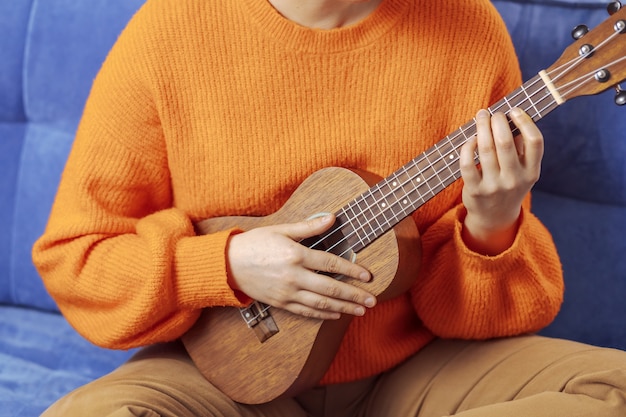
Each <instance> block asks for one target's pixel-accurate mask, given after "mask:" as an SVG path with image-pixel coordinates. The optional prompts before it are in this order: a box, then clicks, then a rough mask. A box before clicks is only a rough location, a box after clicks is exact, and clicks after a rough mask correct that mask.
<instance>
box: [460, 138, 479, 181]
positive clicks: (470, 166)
mask: <svg viewBox="0 0 626 417" xmlns="http://www.w3.org/2000/svg"><path fill="white" fill-rule="evenodd" d="M476 146H477V145H476V137H475V136H473V137H471V138H469V139H468V140H467V142H465V144H464V145H463V146H462V147H461V152H460V154H459V168H460V169H461V176H462V177H463V181H465V183H466V184H478V183H479V182H480V179H481V177H482V175H481V173H480V169H478V167H477V166H476V161H475V157H476V149H477V148H476Z"/></svg>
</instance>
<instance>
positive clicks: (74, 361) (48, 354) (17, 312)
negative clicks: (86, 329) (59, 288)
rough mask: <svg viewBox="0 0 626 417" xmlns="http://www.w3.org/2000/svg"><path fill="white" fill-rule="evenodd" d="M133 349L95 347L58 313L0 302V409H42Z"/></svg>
mask: <svg viewBox="0 0 626 417" xmlns="http://www.w3.org/2000/svg"><path fill="white" fill-rule="evenodd" d="M131 354H132V352H131V351H111V350H105V349H101V348H98V347H95V346H94V345H92V344H90V343H89V342H87V341H86V340H85V339H83V338H82V337H81V336H80V335H78V334H77V333H76V332H75V331H74V329H72V328H71V327H70V326H69V325H68V324H67V321H66V320H65V319H64V318H63V317H62V316H60V315H59V314H56V313H51V312H44V311H38V310H33V309H25V308H20V307H14V306H7V305H0V399H1V400H0V404H1V405H0V409H1V410H2V411H1V412H0V414H1V415H3V416H12V417H22V416H23V417H27V416H28V417H33V416H37V415H40V414H41V413H42V412H43V411H44V410H45V409H46V408H47V407H48V406H49V405H50V404H52V403H53V402H54V401H56V400H57V399H58V398H59V397H61V396H62V395H64V394H66V393H68V392H70V391H71V390H73V389H74V388H77V387H79V386H81V385H84V384H86V383H88V382H89V381H91V380H93V379H95V378H97V377H99V376H101V375H104V374H106V373H108V372H110V371H112V370H113V369H115V368H116V367H118V366H119V365H120V364H122V363H123V362H124V361H125V360H127V359H128V358H129V357H130V355H131Z"/></svg>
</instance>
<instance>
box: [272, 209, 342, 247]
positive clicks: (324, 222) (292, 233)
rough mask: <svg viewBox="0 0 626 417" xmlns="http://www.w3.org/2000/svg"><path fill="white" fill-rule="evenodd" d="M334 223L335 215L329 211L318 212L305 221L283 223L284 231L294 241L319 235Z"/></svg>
mask: <svg viewBox="0 0 626 417" xmlns="http://www.w3.org/2000/svg"><path fill="white" fill-rule="evenodd" d="M333 223H335V215H333V214H331V213H319V214H316V215H313V216H311V217H310V218H308V219H307V220H305V221H302V222H298V223H290V224H286V225H284V226H285V227H286V228H285V229H284V233H285V235H286V236H288V237H290V238H291V239H293V240H295V241H301V240H304V239H306V238H309V237H312V236H316V235H319V234H320V233H324V232H325V231H326V230H328V229H329V228H330V227H331V226H332V225H333Z"/></svg>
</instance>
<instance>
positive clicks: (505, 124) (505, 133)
mask: <svg viewBox="0 0 626 417" xmlns="http://www.w3.org/2000/svg"><path fill="white" fill-rule="evenodd" d="M491 129H492V132H493V137H494V144H495V146H496V154H497V157H498V164H499V166H500V170H501V171H504V170H508V171H509V172H514V170H517V169H519V166H520V156H519V153H518V148H517V146H516V144H515V140H514V138H513V133H512V132H511V126H510V125H509V120H508V119H507V117H506V116H505V115H504V114H503V113H496V114H494V115H493V117H492V118H491Z"/></svg>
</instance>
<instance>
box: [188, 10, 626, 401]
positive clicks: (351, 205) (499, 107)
mask: <svg viewBox="0 0 626 417" xmlns="http://www.w3.org/2000/svg"><path fill="white" fill-rule="evenodd" d="M612 7H613V9H612V10H610V11H611V12H612V15H611V16H610V17H609V18H608V19H607V20H605V21H604V22H603V23H601V24H600V25H599V26H598V27H597V28H595V29H594V30H592V31H590V32H588V30H587V28H586V27H585V26H582V25H581V26H578V27H576V28H575V29H574V31H573V32H572V35H573V36H574V38H576V39H577V41H576V42H574V43H573V44H572V45H570V46H569V47H568V48H567V49H566V50H565V51H564V52H563V54H562V55H561V57H560V58H559V59H558V60H557V61H556V62H555V63H554V64H553V65H552V66H550V67H549V68H547V69H546V70H542V71H540V72H539V73H538V74H537V75H535V76H534V77H533V78H531V79H530V80H528V81H527V82H525V83H524V84H523V85H522V86H521V87H519V88H518V89H516V90H515V91H513V92H512V93H511V94H509V95H507V96H506V97H504V98H503V99H502V100H500V101H498V102H497V103H495V104H494V105H493V106H491V107H490V108H489V111H490V112H491V113H494V112H504V113H508V112H509V111H510V110H511V108H513V107H521V108H522V109H524V110H525V111H526V112H527V113H528V114H529V115H530V116H531V117H532V118H533V120H535V121H537V120H539V119H541V118H542V117H544V116H545V115H547V114H548V113H550V112H551V111H552V110H554V109H555V108H557V107H558V106H559V105H561V104H563V103H564V102H565V101H566V100H568V99H571V98H574V97H578V96H583V95H592V94H598V93H600V92H602V91H604V90H606V89H608V88H610V87H612V86H615V88H616V90H617V96H616V99H615V101H616V103H617V104H620V105H623V104H626V91H622V90H621V89H620V87H619V83H620V82H621V81H622V80H624V79H625V78H626V10H620V8H619V3H612ZM587 32H588V33H587ZM510 126H511V129H512V131H513V132H514V133H519V132H517V131H516V127H515V126H514V125H513V124H512V122H511V123H510ZM475 134H476V123H475V120H471V121H469V122H468V123H466V124H464V125H463V126H461V127H460V128H459V129H458V130H456V131H455V132H452V133H451V134H450V135H448V136H446V137H445V138H444V139H442V140H441V141H439V142H438V143H436V144H435V145H434V146H432V147H431V148H430V149H428V150H426V151H425V152H424V153H422V154H421V155H419V156H417V157H416V158H415V159H413V160H411V161H410V162H408V163H407V164H406V165H404V166H403V167H401V168H400V169H398V170H397V171H395V172H394V173H392V174H391V175H390V176H388V177H387V178H384V179H381V178H379V177H377V176H375V175H373V174H369V173H366V172H360V171H354V170H348V169H343V168H325V169H322V170H320V171H317V172H315V173H314V174H312V175H311V176H310V177H308V178H307V179H306V180H305V181H304V182H303V183H302V184H301V185H300V186H299V187H298V188H297V190H296V191H295V192H294V194H293V195H292V196H291V197H290V199H289V200H288V201H287V203H286V204H285V205H284V206H283V207H282V208H281V209H280V210H278V211H277V212H275V213H273V214H271V215H269V216H265V217H220V218H212V219H207V220H204V221H201V222H199V223H198V224H197V225H196V230H197V232H198V233H199V234H206V233H213V232H217V231H220V230H224V229H227V228H230V227H235V226H236V227H239V228H241V229H243V230H250V229H253V228H257V227H261V226H266V225H273V224H281V223H288V222H294V221H299V220H300V219H302V218H305V217H307V216H309V215H311V214H312V213H323V212H327V213H335V215H336V219H337V220H336V222H335V224H334V225H333V227H332V228H331V229H330V230H328V231H327V232H325V233H323V234H321V235H319V236H316V237H314V238H308V239H305V240H304V241H302V242H300V243H302V244H303V245H306V246H308V247H310V248H313V249H319V250H325V251H328V252H331V253H334V254H336V255H339V256H342V257H344V258H346V259H349V260H352V261H354V260H355V259H356V257H357V256H358V262H359V264H361V265H363V266H364V267H365V268H367V269H368V270H370V271H371V273H372V276H373V279H372V280H371V282H369V283H362V282H357V281H356V280H350V283H352V284H354V285H355V286H357V287H361V288H364V289H366V290H367V291H369V292H371V293H372V294H374V295H376V296H377V297H378V298H379V300H381V301H383V300H385V299H390V298H392V297H394V296H397V295H399V294H401V293H403V292H404V291H406V290H407V289H408V287H409V286H410V285H411V283H412V282H413V281H414V280H415V279H416V277H417V272H418V271H417V270H418V268H419V262H416V259H420V258H421V249H420V244H419V234H418V231H417V228H416V226H415V224H414V222H413V221H412V219H411V218H410V215H411V214H412V213H413V212H414V211H415V210H417V209H418V208H419V207H421V206H422V205H423V204H424V203H426V202H427V201H428V200H430V199H431V198H432V197H434V196H435V195H436V194H437V193H439V192H440V191H442V190H443V189H445V188H446V187H447V186H448V185H450V184H452V183H453V182H454V181H456V180H457V179H458V178H460V176H461V175H460V170H459V150H460V147H461V146H462V145H463V144H464V143H465V142H466V141H467V140H468V139H469V138H471V137H472V136H474V135H475ZM475 162H476V163H478V157H477V155H475ZM321 190H324V191H323V192H320V191H321ZM311 196H314V197H313V198H312V197H311ZM409 254H410V259H409ZM336 278H337V279H341V278H342V277H336ZM351 319H352V316H351V315H348V314H344V315H342V317H341V318H340V319H338V320H326V321H324V320H317V319H310V318H305V317H302V316H299V315H295V314H292V313H289V312H287V311H285V310H282V309H279V308H273V307H271V306H269V305H266V304H264V303H261V302H258V301H255V302H252V304H250V305H249V306H247V307H245V308H235V307H212V308H207V309H205V310H204V311H203V313H202V314H201V316H200V318H199V319H198V321H197V322H196V324H194V326H193V327H192V328H191V329H190V330H189V331H188V332H187V333H186V334H185V335H184V336H183V337H182V341H183V344H184V345H185V348H186V349H187V351H188V353H189V355H190V357H191V358H192V360H193V361H194V363H195V364H196V365H197V367H198V369H199V370H200V372H201V373H202V374H203V375H204V376H205V377H206V378H207V379H208V380H209V381H210V382H211V383H212V384H213V385H215V386H216V387H217V388H219V389H220V390H221V391H222V392H224V393H225V394H226V395H228V396H229V397H230V398H231V399H233V400H235V401H237V402H241V403H247V404H260V403H265V402H268V401H271V400H273V399H275V398H278V397H281V396H293V395H295V394H297V393H299V392H301V391H302V390H304V389H307V388H310V387H313V386H315V385H316V384H317V383H318V382H319V380H320V379H321V378H322V377H323V376H324V373H325V372H326V370H327V369H328V367H329V366H330V363H331V362H332V360H333V358H334V356H335V354H336V352H337V349H338V348H339V345H340V343H341V340H342V338H343V335H344V333H345V331H346V329H347V327H348V325H349V324H350V321H351Z"/></svg>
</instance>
